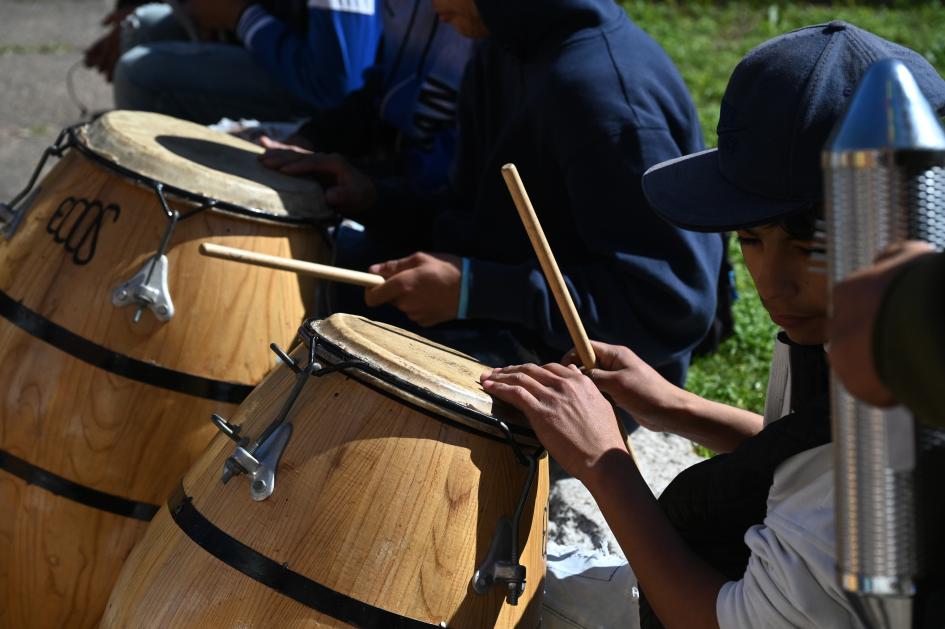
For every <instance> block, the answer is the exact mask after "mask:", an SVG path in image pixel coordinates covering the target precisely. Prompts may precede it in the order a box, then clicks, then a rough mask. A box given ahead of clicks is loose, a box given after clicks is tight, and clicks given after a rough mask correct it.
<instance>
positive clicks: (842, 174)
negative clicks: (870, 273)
mask: <svg viewBox="0 0 945 629" xmlns="http://www.w3.org/2000/svg"><path fill="white" fill-rule="evenodd" d="M823 168H824V178H825V195H826V229H827V250H828V255H827V263H828V273H829V280H830V284H831V285H833V284H834V283H836V282H838V281H839V280H841V279H843V278H844V277H846V276H847V275H848V274H850V273H851V272H852V271H855V270H857V269H860V268H862V267H865V266H868V265H870V264H871V263H872V262H873V261H874V259H875V257H876V255H877V254H878V253H880V252H881V251H882V250H883V249H884V248H885V247H886V246H887V245H889V244H892V243H894V242H896V241H899V240H905V239H917V240H925V241H928V242H931V243H932V244H934V245H935V246H936V247H938V248H942V247H943V246H945V131H943V129H942V126H941V125H940V123H939V121H938V119H937V117H936V115H935V112H934V111H933V110H932V107H931V106H930V104H929V103H928V101H927V100H926V99H925V97H924V96H923V95H922V93H921V92H920V90H919V87H918V85H917V84H916V81H915V79H914V78H913V76H912V74H911V73H910V72H909V70H907V69H906V66H905V65H903V64H902V63H901V62H899V61H897V60H893V59H885V60H881V61H877V62H876V63H874V64H873V65H872V66H871V67H870V68H869V70H868V71H867V73H866V74H865V76H864V77H863V79H862V80H861V82H860V84H859V86H858V87H857V90H856V92H855V94H854V96H853V98H852V100H851V102H850V105H849V107H848V109H847V112H846V113H845V114H844V117H843V119H842V120H841V121H840V123H839V124H838V125H837V127H836V128H835V129H834V131H833V135H832V136H831V138H830V140H829V141H828V142H827V146H826V147H825V150H824V153H823ZM831 396H832V417H833V419H832V421H833V439H834V468H835V490H836V498H835V499H836V526H837V562H838V566H837V568H838V573H839V578H840V579H841V583H842V586H843V588H844V590H845V591H847V592H848V594H849V597H850V600H851V601H852V602H853V603H854V605H855V606H856V608H857V609H858V611H859V613H860V615H861V616H862V620H863V621H864V622H865V623H866V624H867V626H870V627H910V626H911V624H912V616H913V601H914V598H913V597H914V596H915V594H916V591H917V587H918V586H919V584H920V583H921V578H922V576H923V574H924V572H925V570H926V569H927V568H928V567H929V566H926V565H924V562H923V558H924V557H926V556H928V554H929V549H930V548H931V546H930V545H934V544H936V543H940V542H937V541H936V540H935V539H934V537H940V532H938V533H935V532H934V531H930V533H932V535H929V536H926V535H924V533H923V529H924V528H925V526H926V525H927V524H928V522H929V517H927V516H928V515H929V514H926V513H923V509H924V507H923V505H925V504H928V503H929V502H930V501H928V500H923V492H924V491H925V482H924V481H923V472H922V470H923V467H924V463H923V461H931V460H933V459H932V457H931V456H930V454H931V453H935V450H936V448H938V450H939V451H938V453H937V456H938V457H939V459H941V458H942V457H943V456H945V454H943V453H942V451H941V448H942V445H943V444H945V439H943V438H942V433H941V431H934V430H930V429H928V428H925V427H923V426H922V425H920V424H917V423H916V422H915V421H914V418H913V417H912V415H911V413H909V412H908V410H906V409H905V408H903V407H899V408H893V409H879V408H876V407H873V406H870V405H868V404H865V403H863V402H860V401H858V400H856V399H854V398H853V397H852V396H851V395H850V394H849V393H847V391H846V390H845V389H844V387H843V386H842V385H841V384H840V382H839V381H838V380H837V379H836V378H834V379H833V382H832V383H831ZM933 491H934V489H933ZM933 502H941V500H940V499H939V500H937V501H933ZM933 519H934V518H933Z"/></svg>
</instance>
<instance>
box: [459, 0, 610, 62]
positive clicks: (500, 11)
mask: <svg viewBox="0 0 945 629" xmlns="http://www.w3.org/2000/svg"><path fill="white" fill-rule="evenodd" d="M476 6H477V7H478V8H479V15H480V16H481V17H482V21H483V23H484V24H485V25H486V28H487V29H489V37H490V39H492V40H493V41H494V42H495V43H497V44H499V45H501V46H503V47H505V48H507V49H509V50H510V51H512V52H514V53H516V54H517V55H519V56H526V55H528V53H529V52H531V51H533V50H534V49H536V48H541V47H542V46H544V45H547V44H548V43H554V42H558V41H561V40H562V39H566V38H567V37H568V36H570V35H572V34H574V33H576V32H578V31H581V30H583V29H587V28H595V27H600V26H602V25H604V24H605V23H607V22H609V21H611V20H614V19H617V18H619V17H620V16H621V15H622V14H623V10H622V9H621V8H620V7H618V6H617V4H616V3H615V2H614V1H613V0H514V1H512V2H509V0H476Z"/></svg>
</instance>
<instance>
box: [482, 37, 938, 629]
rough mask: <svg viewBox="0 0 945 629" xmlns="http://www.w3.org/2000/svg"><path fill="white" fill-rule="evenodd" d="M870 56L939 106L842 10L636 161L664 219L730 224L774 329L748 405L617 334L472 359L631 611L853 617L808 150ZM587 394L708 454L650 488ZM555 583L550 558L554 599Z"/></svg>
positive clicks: (698, 621) (760, 61) (784, 622)
mask: <svg viewBox="0 0 945 629" xmlns="http://www.w3.org/2000/svg"><path fill="white" fill-rule="evenodd" d="M885 57H895V58H899V59H901V60H903V62H904V63H905V64H906V65H907V66H908V67H909V69H910V70H911V71H912V73H913V74H914V75H915V77H916V80H917V81H918V84H919V86H920V88H921V89H922V90H923V92H924V93H925V95H926V96H927V97H928V98H929V100H930V101H931V102H932V104H933V106H934V107H935V108H936V109H937V110H938V111H940V112H941V111H942V110H943V108H945V81H942V79H941V78H940V77H939V76H938V75H937V74H936V72H935V70H934V69H933V68H932V67H931V66H930V65H929V64H928V62H927V61H926V60H925V59H924V58H922V57H921V56H919V55H918V54H916V53H914V52H913V51H911V50H908V49H906V48H903V47H901V46H897V45H895V44H893V43H891V42H888V41H886V40H883V39H881V38H879V37H877V36H875V35H873V34H871V33H868V32H866V31H863V30H861V29H858V28H856V27H854V26H852V25H849V24H846V23H843V22H833V23H830V24H827V25H820V26H813V27H808V28H804V29H800V30H798V31H795V32H792V33H788V34H786V35H783V36H781V37H778V38H776V39H774V40H772V41H769V42H767V43H765V44H762V45H761V46H760V47H758V48H756V49H755V50H753V51H752V52H750V53H748V55H747V56H746V57H745V59H744V60H742V62H741V63H740V64H739V65H738V67H737V68H736V69H735V71H734V73H733V74H732V77H731V80H730V81H729V84H728V87H727V89H726V92H725V95H724V97H723V100H722V107H721V117H720V122H719V130H718V131H719V148H718V149H717V150H712V151H706V152H702V153H697V154H695V155H690V156H687V157H685V158H682V159H678V160H672V161H669V162H667V163H665V164H660V165H659V166H656V167H654V168H652V169H650V170H649V171H648V172H647V173H646V175H645V177H644V184H643V185H644V189H645V190H646V194H647V197H648V199H649V200H650V202H651V203H652V204H653V207H654V208H656V210H657V211H658V212H660V214H661V215H662V216H664V217H665V218H666V219H668V220H670V221H672V222H673V223H675V224H677V225H680V226H683V227H686V228H688V229H694V230H705V231H709V230H718V231H721V230H737V231H738V237H739V241H740V243H741V247H742V252H743V254H744V258H745V263H746V266H747V267H748V270H749V272H750V274H751V276H752V279H753V280H754V282H755V286H756V288H757V290H758V293H759V295H760V296H761V299H762V303H763V304H764V307H765V308H766V309H767V311H768V313H769V314H770V316H771V318H772V320H773V321H774V322H775V323H776V324H778V325H779V326H780V327H781V328H782V330H783V331H782V332H781V334H780V340H781V345H780V346H779V347H776V349H775V356H774V361H773V365H772V373H771V378H770V381H769V387H768V399H767V400H766V409H765V416H764V417H763V418H762V417H761V416H758V415H755V414H753V413H748V412H746V411H743V410H740V409H736V408H731V407H728V406H725V405H723V404H718V403H715V402H711V401H709V400H704V399H701V398H699V397H698V396H695V395H693V394H691V393H687V392H686V391H684V390H683V389H680V388H678V387H676V386H674V385H672V384H671V383H669V382H667V381H666V380H665V379H663V378H662V377H661V376H660V375H659V374H657V373H655V372H654V370H653V369H651V368H650V367H649V366H647V364H646V363H645V362H643V361H642V360H640V358H638V357H637V356H636V355H635V354H634V353H633V352H631V351H630V350H629V349H627V348H625V347H615V346H612V345H605V344H601V343H597V344H596V345H595V348H596V350H597V353H598V357H599V367H598V368H597V369H594V370H592V371H590V372H589V373H588V374H587V375H585V374H583V373H581V372H580V371H579V370H578V369H577V368H576V367H575V366H573V365H569V366H564V365H560V364H548V365H545V366H544V367H539V366H537V365H524V366H516V367H508V368H504V369H498V370H495V371H493V372H491V373H486V374H483V386H484V387H485V389H486V391H488V392H489V393H491V394H492V395H494V396H495V397H496V398H499V399H501V400H504V401H506V402H508V403H510V404H512V405H514V406H516V407H518V408H519V409H521V410H522V411H523V412H524V413H525V414H526V415H527V416H528V418H529V420H530V421H531V424H532V426H533V428H534V429H535V431H536V433H537V434H538V436H539V438H540V439H541V441H542V443H543V444H544V445H545V447H546V448H547V449H548V451H549V453H550V454H551V455H552V456H553V457H554V458H555V459H556V460H558V461H559V462H560V463H561V464H562V466H563V467H564V468H565V469H567V470H568V471H569V472H571V473H572V474H573V475H574V476H575V477H576V478H578V479H580V480H582V481H583V482H584V483H585V484H586V485H587V487H588V489H589V490H590V492H591V493H592V494H593V495H594V497H595V499H596V500H597V503H598V505H599V506H600V508H601V511H602V513H603V514H604V516H605V517H606V519H607V521H608V523H609V524H610V526H611V529H612V531H613V532H614V534H615V536H616V537H617V540H618V541H619V542H620V545H621V547H622V549H623V550H624V552H625V554H626V556H627V559H628V561H629V563H630V566H631V567H632V569H633V572H634V573H635V575H636V578H637V579H638V580H639V585H640V590H641V594H642V597H641V603H640V614H639V619H640V621H641V625H642V626H644V627H654V626H661V625H662V626H666V627H671V628H672V627H680V628H686V629H690V628H698V627H745V628H749V627H860V626H863V625H862V623H861V621H860V620H859V619H858V617H857V615H856V611H855V609H854V607H853V604H852V603H851V602H850V601H849V600H848V599H847V597H846V596H845V594H844V592H843V591H842V590H841V588H840V585H839V583H838V579H837V576H836V569H835V557H834V544H835V542H834V527H833V468H832V452H831V446H830V444H829V441H830V422H829V390H828V382H827V369H826V363H825V354H824V351H823V347H822V344H823V343H824V342H825V341H826V340H827V284H826V275H825V274H824V273H823V270H822V269H821V270H819V271H818V270H814V269H812V268H811V265H812V264H814V263H813V261H812V259H811V254H812V253H815V249H816V248H817V247H820V246H822V244H820V241H819V240H818V239H817V238H816V237H815V221H816V219H817V218H818V216H820V214H821V199H822V198H823V189H822V175H821V170H820V151H821V148H822V147H823V146H824V144H825V142H826V140H827V137H828V134H829V133H830V131H831V130H832V128H833V127H834V125H835V123H836V122H837V120H839V118H840V116H841V115H842V114H843V112H844V110H845V107H846V102H847V100H848V98H849V96H850V94H852V92H853V90H854V88H855V87H856V85H857V83H858V81H859V78H860V77H861V76H862V75H863V73H864V72H865V71H866V69H867V68H868V66H869V65H870V64H871V63H872V62H873V61H875V60H877V59H879V58H885ZM821 252H822V250H821ZM785 359H787V364H785V362H784V361H785ZM602 392H603V393H606V394H607V395H609V396H610V398H611V399H612V400H613V401H614V402H615V403H616V404H617V405H619V406H620V407H622V408H624V409H626V410H627V411H629V412H630V413H631V414H632V415H633V416H634V417H635V418H636V419H637V420H638V421H639V422H640V423H641V424H642V425H644V426H646V427H648V428H651V429H653V430H660V431H669V432H675V433H678V434H681V435H684V436H687V437H690V438H691V439H693V440H696V441H699V442H700V443H703V444H705V445H708V446H710V447H712V448H713V449H715V450H717V451H719V452H722V453H723V454H719V455H718V456H716V457H714V458H712V459H708V460H706V461H703V462H701V463H699V464H697V465H695V466H693V467H691V468H689V469H687V470H686V471H684V472H683V473H681V474H680V475H679V476H678V477H677V478H676V479H675V480H674V481H673V482H672V483H671V484H670V486H669V487H668V488H667V489H666V491H665V492H664V493H663V494H662V496H661V497H660V500H659V502H657V501H656V500H655V499H654V498H653V496H652V494H651V493H650V491H649V489H648V488H647V486H646V484H645V483H644V482H643V479H642V478H641V476H640V474H639V471H638V470H637V468H636V465H635V463H634V461H633V458H632V457H631V456H630V454H629V453H628V451H627V449H626V446H625V445H624V442H623V439H621V436H620V433H619V431H618V429H617V424H616V421H615V418H614V410H613V408H612V406H611V403H610V402H609V401H608V400H607V399H605V398H604V395H603V394H602ZM779 418H780V419H779ZM556 587H557V584H556V583H555V575H554V571H553V570H549V577H548V581H547V592H548V596H547V601H546V605H547V606H549V607H550V608H551V609H552V610H555V605H556V600H555V596H554V591H555V588H556ZM614 589H615V591H618V592H626V591H627V590H628V589H629V588H627V586H626V584H625V583H621V584H617V585H616V586H615V587H614ZM594 604H595V605H597V606H599V607H600V608H601V610H602V611H606V612H607V614H606V616H607V617H613V610H612V609H610V610H607V609H606V607H607V606H608V604H616V605H623V606H624V609H625V618H626V619H627V623H628V625H629V626H632V624H631V623H634V622H635V621H636V618H635V617H634V616H635V611H636V610H635V609H634V603H633V601H632V600H631V599H630V597H628V596H625V595H623V596H619V595H618V596H617V597H607V596H605V595H601V596H599V597H596V598H595V600H594ZM560 616H565V617H568V618H571V619H573V618H575V617H578V618H583V619H585V620H584V622H585V624H587V625H588V626H595V619H596V618H598V617H601V616H600V614H599V612H598V609H597V608H595V607H591V608H584V609H577V610H573V612H572V610H567V609H566V610H560V612H559V613H558V614H548V615H547V616H546V618H547V619H548V620H549V623H548V625H549V626H550V627H555V626H560V625H556V624H554V622H553V621H554V619H555V618H558V617H560ZM566 626H569V627H573V626H574V625H573V624H571V625H566Z"/></svg>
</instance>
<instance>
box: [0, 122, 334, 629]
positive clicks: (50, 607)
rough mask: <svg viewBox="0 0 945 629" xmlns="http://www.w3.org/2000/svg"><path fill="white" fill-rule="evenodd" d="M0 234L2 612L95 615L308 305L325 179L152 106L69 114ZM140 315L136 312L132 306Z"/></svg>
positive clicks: (36, 620) (86, 623) (31, 618)
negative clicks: (300, 263) (75, 122)
mask: <svg viewBox="0 0 945 629" xmlns="http://www.w3.org/2000/svg"><path fill="white" fill-rule="evenodd" d="M52 152H53V153H55V154H57V155H58V156H59V157H61V159H60V161H59V163H58V164H57V165H56V166H55V167H54V168H53V169H52V171H51V172H50V173H49V174H48V175H47V176H46V177H45V178H43V179H42V180H41V182H40V183H39V185H38V186H37V187H35V188H34V189H33V190H32V193H31V194H29V195H26V196H23V198H21V199H18V200H17V202H16V203H14V204H13V208H12V209H13V211H12V212H11V211H10V208H9V207H7V208H6V211H5V212H4V214H5V217H6V219H7V220H6V228H5V232H6V233H5V236H6V238H5V239H2V240H0V627H15V628H17V629H26V628H32V627H38V628H40V627H41V628H46V627H49V628H53V627H55V628H57V629H58V628H60V627H91V626H95V625H96V624H97V623H98V621H99V619H100V617H101V613H102V610H103V609H104V606H105V602H106V601H107V598H108V595H109V592H110V591H111V589H112V585H113V583H114V580H115V578H116V577H117V574H118V571H119V569H120V568H121V565H122V563H123V561H124V560H125V558H126V556H127V555H128V553H129V552H130V550H131V548H132V546H133V545H134V543H135V542H136V541H137V539H138V538H139V537H140V536H141V535H142V534H143V532H144V530H145V528H146V526H147V523H148V521H149V520H150V519H151V518H152V516H153V515H154V514H155V513H156V512H157V511H158V510H159V505H160V504H162V503H163V501H164V500H165V499H166V498H167V496H168V494H170V493H171V492H172V490H173V489H174V487H175V485H176V484H177V483H178V482H179V480H180V476H181V474H183V473H184V472H185V471H186V470H187V469H188V468H189V467H190V466H191V464H192V463H193V462H194V460H195V459H196V458H197V456H198V455H199V454H200V453H201V452H202V451H203V450H204V449H205V448H206V446H207V444H208V442H209V440H210V438H211V437H212V436H213V434H214V429H213V426H212V424H211V422H210V421H209V418H210V415H211V413H213V412H224V413H226V412H232V411H233V410H234V409H235V408H236V405H238V404H239V403H240V402H241V401H242V400H243V399H244V398H245V396H246V395H247V394H248V393H249V391H251V390H252V387H253V386H255V385H256V384H257V383H258V382H259V381H260V380H261V379H262V378H263V376H264V375H265V374H266V373H267V372H268V371H269V370H270V369H271V368H272V366H273V365H274V364H275V360H274V358H273V357H272V355H271V354H270V353H269V352H268V350H267V348H266V346H267V344H268V343H269V341H270V340H281V341H282V342H284V341H287V340H289V339H291V338H292V337H293V336H294V335H295V332H296V330H297V329H298V326H299V324H300V323H301V321H303V320H304V316H305V312H306V310H307V308H308V307H309V306H310V305H311V302H313V300H314V294H313V293H314V288H315V287H314V286H313V285H312V284H311V283H310V282H308V281H303V280H299V279H297V278H296V277H295V276H293V275H290V274H287V273H280V272H277V271H271V270H268V269H263V268H259V267H249V266H242V265H230V264H226V263H225V262H221V261H216V260H212V259H208V258H206V257H203V256H201V255H200V254H199V252H198V247H199V245H200V243H201V242H204V241H207V240H213V241H214V242H222V243H225V244H231V245H233V246H237V247H241V248H246V249H250V250H253V251H258V252H263V253H269V254H274V255H280V256H292V257H295V258H302V259H310V260H317V259H319V258H320V257H321V256H322V255H323V253H324V245H323V244H322V241H321V237H320V231H319V230H318V229H317V228H315V224H316V223H317V222H318V221H319V220H323V219H326V218H328V217H327V216H326V213H325V211H324V209H323V204H322V201H321V192H320V189H319V187H318V186H317V184H315V183H314V182H307V181H302V180H298V179H293V178H289V177H285V176H282V175H279V174H277V173H273V172H269V171H267V170H266V169H264V168H262V167H261V166H260V165H259V163H258V160H257V155H258V153H259V152H261V149H259V148H258V147H256V146H254V145H252V144H250V143H247V142H243V141H241V140H237V139H235V138H231V137H230V136H227V135H225V134H219V133H214V132H211V131H209V130H207V129H206V128H204V127H200V126H198V125H193V124H190V123H185V122H181V121H178V120H175V119H172V118H168V117H165V116H159V115H155V114H144V113H133V112H121V111H119V112H112V113H109V114H106V115H104V116H102V117H100V118H99V119H98V120H97V121H95V122H93V123H91V124H88V125H84V126H80V127H75V128H71V129H67V130H66V131H65V132H64V133H63V134H62V136H60V140H59V142H57V144H56V145H55V147H54V148H53V149H52ZM136 319H137V321H135V320H136Z"/></svg>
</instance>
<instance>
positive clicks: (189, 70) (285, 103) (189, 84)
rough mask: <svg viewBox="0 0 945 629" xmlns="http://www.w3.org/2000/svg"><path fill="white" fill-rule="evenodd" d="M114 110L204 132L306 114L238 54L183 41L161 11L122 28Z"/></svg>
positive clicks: (144, 12) (151, 9)
mask: <svg viewBox="0 0 945 629" xmlns="http://www.w3.org/2000/svg"><path fill="white" fill-rule="evenodd" d="M121 41H122V51H123V54H122V56H121V58H120V59H119V61H118V65H117V66H116V68H115V77H114V94H115V106H116V107H118V108H119V109H135V110H140V111H154V112H158V113H162V114H167V115H169V116H174V117H176V118H183V119H185V120H192V121H194V122H198V123H200V124H211V123H214V122H217V121H218V120H220V119H221V118H224V117H226V118H232V119H234V120H239V119H240V118H255V119H257V120H267V121H270V120H271V121H277V120H292V119H297V118H301V117H304V116H306V115H311V113H312V110H313V107H312V106H311V105H309V104H307V103H305V102H303V101H302V100H301V99H299V98H296V97H295V96H294V95H292V94H290V93H289V92H288V91H287V90H285V89H284V88H283V87H281V86H280V85H279V84H277V83H276V82H275V81H274V80H273V79H272V78H271V77H270V76H269V74H268V73H267V72H266V70H265V69H264V68H263V67H262V66H260V65H259V64H258V63H256V61H255V60H254V59H253V58H252V56H251V55H250V53H249V52H248V51H247V50H246V49H244V48H243V47H241V46H238V45H234V44H226V43H216V42H195V41H190V40H189V39H188V36H187V32H186V31H185V30H184V28H183V27H182V26H181V25H180V23H179V22H178V21H177V18H176V17H175V16H174V14H173V12H172V11H171V8H170V7H169V6H168V5H166V4H146V5H144V6H142V7H139V8H138V9H137V10H135V12H134V13H132V14H131V15H129V16H128V17H127V18H126V19H125V21H124V22H123V23H122V37H121Z"/></svg>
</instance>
